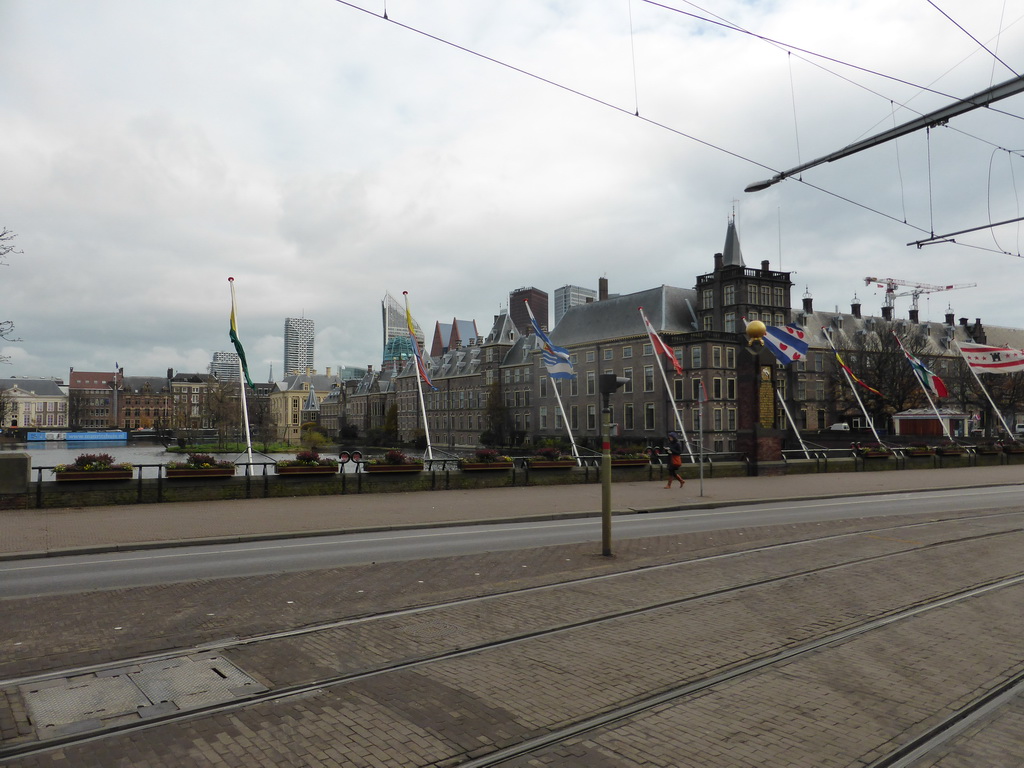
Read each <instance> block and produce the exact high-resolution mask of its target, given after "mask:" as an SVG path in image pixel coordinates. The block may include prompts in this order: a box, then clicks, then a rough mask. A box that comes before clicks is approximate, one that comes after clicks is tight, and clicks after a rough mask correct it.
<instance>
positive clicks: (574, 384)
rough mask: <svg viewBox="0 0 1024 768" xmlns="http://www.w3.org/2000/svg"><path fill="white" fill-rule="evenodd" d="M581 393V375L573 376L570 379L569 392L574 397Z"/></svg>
mask: <svg viewBox="0 0 1024 768" xmlns="http://www.w3.org/2000/svg"><path fill="white" fill-rule="evenodd" d="M559 391H561V390H559ZM579 393H580V377H579V376H573V377H572V378H571V379H569V394H570V395H571V396H572V397H576V395H578V394H579Z"/></svg>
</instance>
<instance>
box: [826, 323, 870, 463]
mask: <svg viewBox="0 0 1024 768" xmlns="http://www.w3.org/2000/svg"><path fill="white" fill-rule="evenodd" d="M821 331H822V334H823V335H824V336H825V340H826V341H828V345H829V346H830V347H832V351H833V352H835V353H836V355H838V354H839V350H838V349H836V345H835V344H833V343H832V337H831V336H829V335H828V329H827V328H822V329H821ZM843 375H844V376H845V377H846V383H847V384H849V385H850V391H851V392H853V396H854V398H855V399H856V400H857V405H859V406H860V412H861V413H863V414H864V418H865V419H867V422H868V426H869V427H871V434H873V435H874V436H875V441H876V442H877V443H878V444H879V445H881V443H882V438H880V437H879V436H878V432H877V431H876V430H875V422H874V421H872V420H871V416H869V415H868V409H867V408H865V407H864V402H863V401H862V400H861V399H860V393H859V392H857V388H856V387H855V386H853V379H851V378H850V374H849V373H848V372H847V370H846V368H843Z"/></svg>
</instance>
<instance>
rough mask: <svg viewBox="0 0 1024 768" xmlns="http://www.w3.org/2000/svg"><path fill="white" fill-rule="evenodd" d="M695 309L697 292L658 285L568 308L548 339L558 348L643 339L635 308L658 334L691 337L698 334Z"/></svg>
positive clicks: (643, 332) (641, 324) (641, 326)
mask: <svg viewBox="0 0 1024 768" xmlns="http://www.w3.org/2000/svg"><path fill="white" fill-rule="evenodd" d="M696 306H697V292H696V291H695V290H693V289H692V288H676V287H674V286H671V285H661V286H658V287H657V288H649V289H647V290H646V291H638V292H636V293H627V294H625V295H623V296H616V297H614V298H609V299H604V300H602V301H595V302H592V303H590V304H580V305H578V306H575V307H571V308H570V309H569V311H568V312H566V313H565V315H564V316H563V317H562V319H561V320H560V321H559V322H558V325H557V326H555V329H554V330H553V331H552V332H551V333H550V334H549V336H550V338H551V342H552V343H553V344H556V345H558V346H560V347H569V346H572V345H574V344H586V343H590V342H594V341H599V340H603V339H620V338H629V337H631V336H637V337H640V336H646V335H647V331H646V330H645V328H644V322H643V320H642V319H641V318H640V312H639V311H638V308H639V307H643V308H644V314H646V315H647V319H648V320H650V321H651V325H653V326H654V329H655V330H656V331H658V332H659V333H660V332H664V333H691V332H693V331H696V330H698V329H697V326H696V320H695V317H694V309H695V308H696Z"/></svg>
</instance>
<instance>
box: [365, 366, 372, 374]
mask: <svg viewBox="0 0 1024 768" xmlns="http://www.w3.org/2000/svg"><path fill="white" fill-rule="evenodd" d="M366 372H367V373H373V366H372V365H368V366H366Z"/></svg>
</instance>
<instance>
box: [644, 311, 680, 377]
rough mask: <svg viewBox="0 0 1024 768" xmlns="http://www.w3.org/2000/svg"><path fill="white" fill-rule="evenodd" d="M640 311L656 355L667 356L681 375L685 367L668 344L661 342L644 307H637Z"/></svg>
mask: <svg viewBox="0 0 1024 768" xmlns="http://www.w3.org/2000/svg"><path fill="white" fill-rule="evenodd" d="M637 309H639V310H640V317H642V318H643V319H644V326H645V327H646V328H647V335H648V336H650V337H651V344H653V345H654V351H655V353H656V354H661V355H665V357H667V358H668V359H669V360H671V361H672V366H673V367H674V368H675V369H676V373H678V374H681V373H682V372H683V366H682V365H681V364H680V362H679V358H677V357H676V353H675V352H674V351H673V350H672V347H670V346H669V345H668V344H666V343H665V342H664V341H662V340H661V336H659V335H658V332H657V331H656V330H654V326H653V325H651V321H650V320H648V319H647V315H645V314H644V308H643V307H637Z"/></svg>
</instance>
